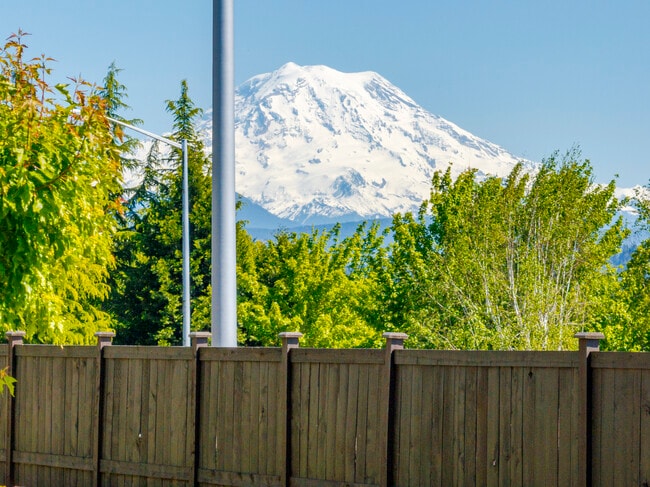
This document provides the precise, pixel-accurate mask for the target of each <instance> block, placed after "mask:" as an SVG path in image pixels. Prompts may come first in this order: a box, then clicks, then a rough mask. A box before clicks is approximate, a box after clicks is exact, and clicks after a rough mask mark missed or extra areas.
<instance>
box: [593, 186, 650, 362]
mask: <svg viewBox="0 0 650 487" xmlns="http://www.w3.org/2000/svg"><path fill="white" fill-rule="evenodd" d="M632 204H633V205H634V206H635V207H636V209H637V211H638V220H637V224H636V225H637V227H638V230H640V231H644V230H645V231H646V232H647V231H648V230H650V199H649V197H648V192H647V189H646V190H645V191H637V194H636V197H635V198H633V201H632ZM617 284H618V285H617V286H609V287H601V288H600V289H598V291H599V293H598V297H599V298H600V299H601V303H602V305H601V307H600V309H599V310H598V312H597V313H596V314H595V316H594V317H593V321H594V326H595V328H596V329H598V330H599V331H602V332H603V333H604V334H605V341H604V343H603V348H604V349H606V350H628V351H641V350H644V351H650V239H646V240H645V241H643V242H641V243H640V244H639V246H638V247H637V248H636V249H635V250H634V252H633V253H632V257H631V258H630V260H629V261H628V262H627V264H626V266H625V268H624V269H623V270H622V271H621V273H620V276H619V281H618V282H617Z"/></svg>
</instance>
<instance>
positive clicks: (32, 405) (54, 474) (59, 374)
mask: <svg viewBox="0 0 650 487" xmlns="http://www.w3.org/2000/svg"><path fill="white" fill-rule="evenodd" d="M96 353H97V352H96V350H95V349H94V348H91V347H52V346H30V347H24V346H19V347H16V348H15V355H16V358H15V374H16V377H18V378H19V385H17V387H16V397H15V426H14V437H15V444H14V448H15V449H14V452H13V462H14V464H15V465H16V466H15V475H14V478H15V482H16V484H18V485H51V486H57V485H61V486H66V485H92V484H93V470H94V468H95V464H94V459H93V452H94V445H95V444H96V441H97V431H96V430H95V429H94V428H93V415H94V414H95V412H96V411H97V407H98V396H97V391H96V389H95V383H96V373H97V367H96V364H97V360H96V358H97V355H96Z"/></svg>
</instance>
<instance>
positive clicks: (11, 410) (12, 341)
mask: <svg viewBox="0 0 650 487" xmlns="http://www.w3.org/2000/svg"><path fill="white" fill-rule="evenodd" d="M5 336H6V337H7V344H8V345H9V346H8V350H7V367H8V369H7V373H8V374H10V375H11V376H13V377H14V379H18V377H16V376H15V372H14V371H15V370H16V359H15V350H14V347H16V346H17V345H22V344H23V339H24V338H25V332H24V331H8V332H7V333H5ZM19 387H20V384H19V383H18V382H17V383H16V388H19ZM5 394H6V396H7V437H6V439H5V446H6V450H5V457H6V461H7V465H6V467H5V477H6V478H5V483H6V484H7V485H14V469H13V463H14V462H13V451H14V446H15V435H14V420H15V418H16V411H15V407H16V403H15V401H14V398H13V396H12V395H11V394H9V392H5Z"/></svg>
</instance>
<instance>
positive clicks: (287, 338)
mask: <svg viewBox="0 0 650 487" xmlns="http://www.w3.org/2000/svg"><path fill="white" fill-rule="evenodd" d="M278 336H279V337H280V340H282V359H281V362H280V377H279V381H278V384H279V386H280V390H279V391H278V393H279V395H280V397H284V414H282V415H281V416H280V417H281V419H280V424H279V425H278V431H280V432H282V433H281V434H284V441H283V442H282V450H281V451H280V452H278V455H280V458H284V467H283V468H282V472H281V474H280V485H285V486H287V487H288V486H289V481H290V480H291V478H290V477H291V367H290V364H289V352H290V351H291V349H292V348H298V347H299V346H300V343H299V341H300V337H302V333H300V332H299V331H283V332H282V333H280V334H279V335H278Z"/></svg>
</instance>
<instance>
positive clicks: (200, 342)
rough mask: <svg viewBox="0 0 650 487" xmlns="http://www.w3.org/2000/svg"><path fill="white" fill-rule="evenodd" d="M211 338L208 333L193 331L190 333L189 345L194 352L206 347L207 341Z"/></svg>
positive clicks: (210, 334)
mask: <svg viewBox="0 0 650 487" xmlns="http://www.w3.org/2000/svg"><path fill="white" fill-rule="evenodd" d="M210 337H212V333H210V332H209V331H193V332H191V333H190V345H191V346H192V348H193V349H194V350H196V349H197V348H201V347H206V346H207V345H208V340H209V339H210Z"/></svg>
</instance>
